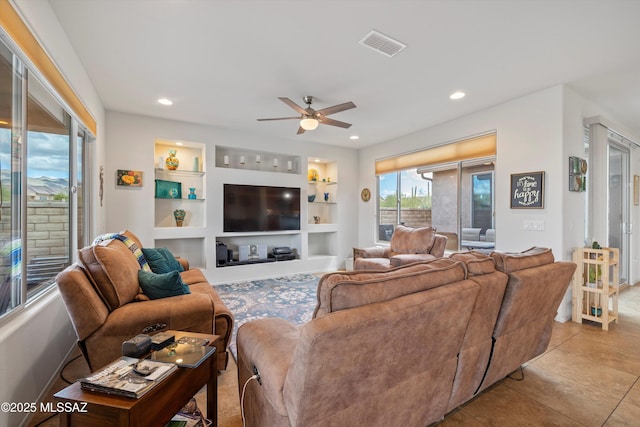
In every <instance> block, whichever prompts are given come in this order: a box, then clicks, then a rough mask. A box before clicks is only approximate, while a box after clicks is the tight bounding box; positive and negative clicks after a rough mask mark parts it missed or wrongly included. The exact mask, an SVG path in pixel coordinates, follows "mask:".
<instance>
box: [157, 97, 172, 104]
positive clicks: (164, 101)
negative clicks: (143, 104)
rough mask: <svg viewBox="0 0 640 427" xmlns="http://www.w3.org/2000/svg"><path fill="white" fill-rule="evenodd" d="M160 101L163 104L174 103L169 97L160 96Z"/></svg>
mask: <svg viewBox="0 0 640 427" xmlns="http://www.w3.org/2000/svg"><path fill="white" fill-rule="evenodd" d="M158 102H159V103H160V104H162V105H173V102H172V101H171V100H170V99H167V98H160V99H158Z"/></svg>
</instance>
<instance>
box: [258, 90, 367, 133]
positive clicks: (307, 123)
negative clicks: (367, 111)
mask: <svg viewBox="0 0 640 427" xmlns="http://www.w3.org/2000/svg"><path fill="white" fill-rule="evenodd" d="M278 99H279V100H280V101H282V102H284V103H285V104H287V105H288V106H289V107H291V108H293V109H294V110H296V111H297V112H298V113H300V115H299V116H295V117H277V118H273V119H257V120H258V121H259V122H263V121H269V120H292V119H295V120H300V127H299V128H298V132H297V134H298V135H300V134H302V133H304V132H305V131H306V130H313V129H315V128H317V127H318V124H323V125H331V126H338V127H341V128H345V129H349V128H350V127H351V123H345V122H341V121H339V120H334V119H330V118H328V117H327V116H328V115H330V114H335V113H339V112H340V111H344V110H350V109H351V108H356V104H354V103H353V102H351V101H349V102H345V103H343V104H338V105H334V106H333V107H327V108H322V109H320V110H314V109H313V108H311V103H312V102H313V97H312V96H310V95H307V96H305V97H304V98H302V100H303V101H304V102H305V104H307V108H302V107H301V106H299V105H298V104H296V103H295V102H293V101H292V100H290V99H289V98H283V97H278Z"/></svg>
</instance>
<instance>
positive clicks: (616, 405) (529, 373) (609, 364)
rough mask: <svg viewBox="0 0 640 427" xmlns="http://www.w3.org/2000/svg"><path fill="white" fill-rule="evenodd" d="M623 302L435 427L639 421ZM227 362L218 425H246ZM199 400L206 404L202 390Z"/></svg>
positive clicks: (639, 297)
mask: <svg viewBox="0 0 640 427" xmlns="http://www.w3.org/2000/svg"><path fill="white" fill-rule="evenodd" d="M620 300H621V301H620V323H619V324H617V325H611V326H610V328H609V331H608V332H607V331H603V330H602V329H601V328H600V327H599V326H596V325H592V324H583V325H579V324H577V323H573V322H567V323H557V322H556V323H554V329H553V336H552V338H551V343H550V345H549V348H548V350H547V352H546V353H545V354H543V355H542V356H540V357H538V358H536V359H535V360H533V361H531V362H530V363H528V364H527V366H526V367H525V369H524V379H523V380H522V381H516V380H512V379H509V378H506V379H504V380H502V381H500V382H498V383H497V384H495V385H494V386H493V387H491V388H489V389H488V390H486V391H485V392H483V393H482V394H481V395H479V396H478V397H476V398H475V399H473V400H472V401H470V402H468V403H466V404H465V405H463V406H462V407H461V408H459V409H458V410H456V411H454V412H452V413H451V414H449V415H448V416H447V417H445V419H444V420H443V421H442V422H441V423H439V424H438V427H456V426H470V427H476V426H477V427H480V426H500V427H503V426H518V427H520V426H634V427H635V426H640V381H639V379H640V286H635V287H632V288H628V289H626V290H624V291H623V292H622V295H621V298H620ZM78 362H79V365H82V364H83V362H82V361H81V360H79V361H78ZM229 365H230V366H229V368H228V369H227V370H226V371H225V372H224V373H223V374H222V375H220V377H219V378H218V400H219V403H218V414H219V419H218V426H220V427H241V426H242V419H241V415H240V402H239V398H238V385H237V372H236V366H235V363H234V362H233V360H232V359H231V360H230V363H229ZM70 369H73V366H70ZM76 369H78V368H76ZM79 369H80V370H82V368H81V367H80V368H79ZM65 373H66V372H65ZM68 376H71V375H68ZM516 376H517V374H515V375H514V377H516ZM56 387H57V388H56ZM54 388H55V390H58V389H59V388H61V387H60V385H57V386H56V385H54V386H53V387H52V389H54ZM198 398H199V400H200V401H201V404H200V407H204V406H205V405H204V401H203V399H204V394H203V393H200V394H199V395H198ZM39 419H42V418H39ZM35 423H36V421H34V422H33V423H32V424H30V425H32V426H33V425H35ZM42 425H43V426H54V425H58V424H57V420H51V421H48V422H46V423H45V424H42Z"/></svg>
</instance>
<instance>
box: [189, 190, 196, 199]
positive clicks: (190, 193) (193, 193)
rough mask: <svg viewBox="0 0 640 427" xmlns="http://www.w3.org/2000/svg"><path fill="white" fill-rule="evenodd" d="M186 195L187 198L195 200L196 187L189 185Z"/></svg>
mask: <svg viewBox="0 0 640 427" xmlns="http://www.w3.org/2000/svg"><path fill="white" fill-rule="evenodd" d="M187 197H188V198H189V199H192V200H195V198H196V189H195V188H194V187H189V195H188V196H187Z"/></svg>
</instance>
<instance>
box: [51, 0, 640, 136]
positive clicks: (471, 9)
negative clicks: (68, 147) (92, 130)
mask: <svg viewBox="0 0 640 427" xmlns="http://www.w3.org/2000/svg"><path fill="white" fill-rule="evenodd" d="M49 3H50V4H51V6H52V8H53V10H54V11H55V13H56V14H57V16H58V18H59V20H60V22H61V23H62V25H63V27H64V29H65V31H66V33H67V35H68V37H69V39H70V41H71V43H72V45H73V47H74V48H75V51H76V52H77V54H78V56H79V57H80V59H81V61H82V62H83V64H84V66H85V68H86V70H87V72H88V74H89V76H90V78H91V80H92V81H93V83H94V85H95V87H96V89H97V91H98V93H99V95H100V97H101V99H102V100H103V102H104V105H105V107H106V108H107V109H108V110H115V111H122V112H129V113H138V114H143V115H148V116H155V117H161V118H168V119H175V120H182V121H188V122H194V123H201V124H206V125H213V126H220V127H225V128H230V129H238V130H242V131H247V132H251V133H254V134H256V135H257V136H259V135H261V134H263V135H266V134H268V135H274V136H276V137H279V138H283V139H288V140H294V141H305V142H322V143H328V144H336V145H340V146H349V147H355V148H360V147H364V146H367V145H370V144H374V143H378V142H382V141H386V140H390V139H393V138H395V137H398V136H401V135H405V134H408V133H411V132H414V131H416V130H419V129H422V128H426V127H429V126H432V125H434V124H438V123H441V122H444V121H447V120H451V119H453V118H456V117H459V116H462V115H465V114H469V113H472V112H474V111H477V110H480V109H483V108H486V107H490V106H492V105H496V104H499V103H502V102H505V101H507V100H510V99H512V98H516V97H519V96H523V95H526V94H528V93H532V92H535V91H538V90H541V89H544V88H548V87H552V86H555V85H559V84H567V85H569V86H570V87H572V88H574V89H575V90H576V91H578V92H579V93H581V94H583V95H584V96H585V97H586V98H588V99H591V100H593V101H596V102H597V103H598V104H599V105H600V106H602V107H604V108H605V109H606V110H607V111H608V113H609V114H610V115H611V116H612V117H613V118H614V119H615V120H617V121H618V122H620V123H622V124H623V125H624V126H626V127H627V128H628V129H629V130H631V131H632V132H633V133H634V134H635V135H640V120H639V119H640V49H639V47H638V46H639V44H638V42H639V41H640V1H635V0H606V1H604V0H601V1H595V0H529V1H525V0H497V1H486V0H441V1H428V0H425V1H398V0H378V1H375V0H341V1H339V0H333V1H332V0H325V1H317V0H316V1H308V0H283V1H268V0H263V1H247V0H209V1H207V0H49ZM372 29H375V30H377V31H380V32H382V33H384V34H386V35H388V36H391V37H393V38H395V39H397V40H399V41H401V42H403V43H405V44H407V45H408V47H407V48H406V49H405V50H403V51H402V52H400V53H399V54H398V55H397V56H395V57H393V58H388V57H386V56H383V55H381V54H379V53H376V52H374V51H372V50H370V49H368V48H366V47H364V46H362V45H360V44H359V43H358V42H359V40H360V39H361V38H362V37H364V36H365V35H366V34H367V33H368V32H369V31H370V30H372ZM455 90H463V91H465V92H466V93H467V96H466V98H464V99H463V100H460V101H455V102H454V101H451V100H449V98H448V96H449V94H450V93H451V92H453V91H455ZM304 95H313V96H314V98H315V103H314V107H316V108H324V107H328V106H331V105H334V104H339V103H343V102H346V101H353V102H354V103H355V104H356V105H357V108H356V109H353V110H349V111H345V112H341V113H338V114H335V115H333V116H331V117H332V118H334V119H336V120H341V121H346V122H349V123H353V126H352V127H351V128H350V129H347V130H345V129H341V128H337V127H332V126H322V125H321V126H320V127H319V128H318V129H316V130H315V131H309V132H306V133H305V134H304V135H299V136H297V135H296V134H295V133H296V131H297V127H298V124H297V122H296V121H294V120H287V121H275V122H257V121H256V118H259V117H260V118H263V117H281V116H285V117H286V116H295V115H296V113H295V112H294V111H293V110H292V109H290V108H289V107H288V106H287V105H285V104H284V103H282V102H281V101H279V100H278V99H277V97H279V96H280V97H288V98H290V99H292V100H293V101H295V102H296V103H298V104H299V105H304V104H303V101H302V97H303V96H304ZM160 97H168V98H170V99H172V100H173V101H174V105H173V106H171V107H163V106H161V105H159V104H157V103H156V100H157V99H158V98H160ZM354 134H355V135H359V136H360V139H359V140H358V141H352V140H350V139H349V136H350V135H354Z"/></svg>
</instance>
